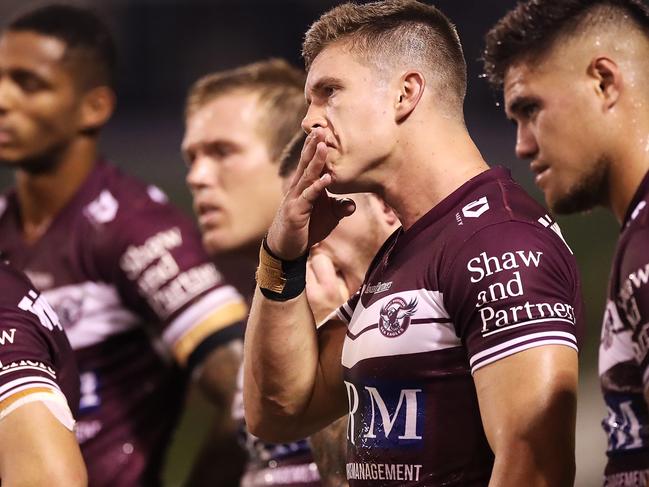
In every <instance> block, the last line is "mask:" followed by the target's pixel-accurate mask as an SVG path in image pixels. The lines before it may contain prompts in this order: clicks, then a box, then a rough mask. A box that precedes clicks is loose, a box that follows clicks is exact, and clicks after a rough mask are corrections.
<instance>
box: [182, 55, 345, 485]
mask: <svg viewBox="0 0 649 487" xmlns="http://www.w3.org/2000/svg"><path fill="white" fill-rule="evenodd" d="M303 89H304V73H303V72H302V71H300V70H298V69H297V68H294V67H292V66H290V65H289V64H288V63H287V62H286V61H284V60H280V59H271V60H267V61H261V62H257V63H253V64H249V65H246V66H242V67H239V68H236V69H231V70H227V71H222V72H217V73H213V74H209V75H206V76H204V77H203V78H201V79H199V80H198V81H196V83H195V84H194V85H193V86H192V88H191V89H190V91H189V94H188V97H187V106H186V117H185V122H186V129H185V137H184V139H183V143H182V152H183V154H184V157H185V160H186V161H187V165H188V173H187V184H188V186H189V188H190V190H191V193H192V197H193V201H194V209H195V212H196V215H197V217H198V222H199V226H200V229H201V231H202V234H203V245H204V247H205V249H206V250H207V251H208V253H209V254H210V255H212V256H214V257H216V258H219V257H221V258H223V257H225V258H227V259H232V258H233V257H234V258H236V259H238V260H239V261H240V264H239V269H238V272H239V273H240V274H244V276H243V277H239V280H240V281H243V282H242V286H243V287H247V284H248V283H250V291H249V294H250V295H251V294H252V288H253V285H254V277H253V274H252V273H251V272H250V271H254V268H255V266H256V263H257V255H258V253H259V245H260V243H261V240H262V238H263V237H264V234H265V233H266V230H267V229H268V226H269V225H270V223H271V221H272V219H273V216H274V214H275V212H276V211H277V208H278V206H279V203H280V201H281V198H282V180H281V178H280V177H279V175H278V174H277V168H278V165H279V160H280V158H281V155H282V150H283V149H284V147H285V146H286V145H287V144H288V142H289V141H290V140H291V138H292V136H293V135H294V134H295V132H296V131H297V130H298V129H299V127H300V121H301V120H302V118H303V117H304V114H305V104H304V95H303ZM249 298H250V299H251V296H249ZM338 304H339V302H338V303H335V304H334V305H333V306H332V307H331V308H330V309H329V310H328V312H329V311H331V310H332V309H335V307H336V306H337V305H338ZM241 403H242V400H241V397H240V395H239V397H238V400H237V404H238V405H239V406H238V407H237V406H235V408H234V412H235V415H236V417H237V419H238V420H239V421H240V424H241V428H242V431H243V432H244V437H245V441H246V447H247V448H246V449H247V451H248V457H249V461H248V465H247V469H246V473H245V475H244V477H243V479H242V485H243V486H244V487H246V486H248V487H254V486H267V485H278V486H305V487H306V486H319V485H327V486H329V485H331V486H338V485H340V481H341V480H343V481H344V476H342V477H341V472H340V471H339V472H335V471H332V470H331V469H330V468H328V467H326V466H325V465H324V464H321V465H320V467H321V469H322V470H323V472H322V473H323V475H322V477H323V478H322V479H320V478H319V472H318V468H317V467H316V463H314V458H313V456H312V452H311V449H310V445H309V443H308V441H306V440H304V439H302V440H300V441H296V442H291V443H290V444H268V443H264V442H261V441H259V439H258V438H255V437H253V436H250V435H248V434H247V433H245V431H246V430H245V425H244V423H243V410H242V408H241ZM338 428H339V429H340V426H339V427H338ZM319 445H320V446H321V451H322V456H323V457H325V456H330V455H329V454H328V453H326V452H325V451H324V450H334V451H335V450H340V449H342V448H344V443H338V444H336V443H328V444H325V443H321V444H319Z"/></svg>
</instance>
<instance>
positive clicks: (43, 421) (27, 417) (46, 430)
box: [0, 402, 87, 487]
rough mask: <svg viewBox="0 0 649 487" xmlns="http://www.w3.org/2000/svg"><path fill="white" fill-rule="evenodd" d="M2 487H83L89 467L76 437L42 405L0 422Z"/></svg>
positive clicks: (25, 407) (26, 407) (32, 405)
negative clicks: (82, 455) (86, 465)
mask: <svg viewBox="0 0 649 487" xmlns="http://www.w3.org/2000/svg"><path fill="white" fill-rule="evenodd" d="M0 478H1V479H2V487H83V486H85V485H87V478H86V467H85V465H84V463H83V459H82V457H81V452H80V451H79V445H78V444H77V440H76V438H75V436H74V433H73V432H72V431H70V430H68V429H67V428H65V427H64V426H63V425H62V424H61V423H60V422H59V421H58V420H57V419H56V418H55V417H54V415H53V414H52V413H50V411H49V410H48V409H47V407H46V406H45V405H44V404H43V403H41V402H32V403H29V404H25V405H23V406H20V407H19V408H18V409H16V410H15V411H13V412H11V413H10V414H9V415H8V416H6V417H5V418H3V419H2V420H1V421H0Z"/></svg>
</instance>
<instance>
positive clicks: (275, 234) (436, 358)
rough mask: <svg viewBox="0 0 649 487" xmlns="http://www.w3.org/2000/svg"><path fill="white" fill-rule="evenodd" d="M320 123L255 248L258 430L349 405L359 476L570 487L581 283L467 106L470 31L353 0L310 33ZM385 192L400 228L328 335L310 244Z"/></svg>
mask: <svg viewBox="0 0 649 487" xmlns="http://www.w3.org/2000/svg"><path fill="white" fill-rule="evenodd" d="M303 53H304V57H305V61H306V65H307V69H308V75H307V82H306V89H305V91H306V97H307V103H308V105H309V108H308V111H307V115H306V117H305V119H304V121H303V127H304V129H305V130H306V131H307V132H309V134H310V135H309V137H308V138H307V141H306V144H305V146H304V149H303V151H302V155H301V158H300V162H299V165H298V168H297V171H296V174H295V177H294V178H293V179H292V180H291V183H290V185H289V188H288V191H287V193H286V196H285V197H284V199H283V201H282V204H281V205H280V208H279V210H278V212H277V215H276V216H275V219H274V221H273V223H272V225H271V227H270V229H269V231H268V235H267V237H266V238H265V239H264V242H263V246H262V248H261V251H260V266H259V269H258V273H257V283H258V289H257V290H256V291H255V297H254V300H253V304H252V308H251V312H250V317H249V319H248V324H247V329H246V339H245V344H244V349H245V353H244V405H245V408H244V409H245V414H246V421H247V422H248V425H249V427H250V429H251V431H252V432H253V433H254V434H257V435H259V436H260V437H262V438H264V439H267V440H271V441H278V440H283V441H286V440H289V439H291V438H293V437H300V436H305V435H308V434H310V433H311V432H312V431H317V430H318V429H319V428H321V427H322V425H323V424H327V423H329V422H331V421H332V420H334V419H336V418H338V417H340V416H342V415H344V414H347V413H348V414H349V429H348V455H347V459H348V460H347V465H346V473H347V478H348V480H349V483H350V485H352V486H370V485H375V486H381V487H384V486H391V485H394V486H397V485H399V486H401V485H409V486H415V485H420V486H426V487H431V486H442V485H443V486H486V485H493V486H495V485H498V486H517V487H520V486H523V485H525V486H546V485H552V486H557V487H558V486H566V487H567V486H571V485H572V484H573V481H574V474H575V472H574V431H575V411H576V389H577V351H576V350H577V346H578V338H577V337H578V335H579V333H578V325H579V324H580V323H581V320H580V311H581V301H580V288H579V277H578V274H577V268H576V263H575V260H574V258H573V256H572V255H571V252H570V249H569V248H568V246H567V245H566V244H565V242H564V241H563V239H562V238H561V236H560V235H559V232H558V229H557V227H556V225H554V223H553V222H552V221H551V220H550V219H549V217H547V216H546V212H545V211H544V209H543V208H541V207H540V206H539V205H537V204H536V203H535V202H534V201H533V200H532V198H530V197H529V196H528V195H527V194H526V193H525V192H524V191H523V190H522V189H521V188H520V187H519V186H518V185H517V184H516V183H515V182H514V181H513V180H512V179H511V176H510V175H509V174H508V173H507V171H505V170H503V169H501V168H495V169H489V167H488V166H487V164H486V163H485V162H484V160H483V159H482V156H481V155H480V153H479V151H478V150H477V148H476V147H475V145H474V143H473V141H472V140H471V137H470V135H469V134H468V133H467V129H466V125H465V123H464V116H463V101H464V94H465V91H466V65H465V61H464V57H463V54H462V48H461V45H460V42H459V38H458V36H457V33H456V31H455V28H454V27H453V26H452V24H451V23H450V22H449V20H448V19H447V18H446V17H445V16H444V15H443V14H442V13H441V12H440V11H439V10H437V9H435V8H434V7H432V6H429V5H426V4H424V3H420V2H416V1H413V0H390V1H382V2H374V3H365V4H362V5H358V4H344V5H341V6H338V7H336V8H334V9H332V10H331V11H329V12H327V13H326V14H324V15H323V16H322V17H321V18H320V19H319V20H318V21H317V22H316V23H315V24H314V25H313V26H312V27H311V28H310V29H309V31H308V32H307V34H306V38H305V42H304V45H303ZM327 189H328V190H330V191H333V192H336V193H345V194H349V193H357V192H367V191H371V192H373V193H376V194H378V195H379V196H381V197H382V198H383V199H384V201H385V202H386V203H387V204H388V205H389V206H390V207H392V208H393V209H394V211H395V213H396V214H397V215H398V217H399V220H400V222H401V224H402V228H401V229H400V230H399V231H398V232H395V233H394V234H393V235H392V236H391V237H390V238H389V239H388V240H387V241H386V242H385V244H384V245H383V246H382V248H381V250H380V251H379V252H378V253H377V255H376V256H375V257H374V259H373V261H372V264H371V266H370V268H369V271H368V272H367V274H366V277H365V280H364V282H363V285H362V286H361V288H360V290H359V291H358V292H357V293H356V294H355V295H354V296H353V297H352V298H351V299H350V300H349V301H348V302H347V303H346V304H345V305H343V306H342V307H341V308H340V309H339V310H338V312H337V313H336V314H335V315H334V316H332V317H331V318H330V319H329V320H327V322H326V323H324V324H323V325H321V326H320V327H319V329H318V332H317V333H316V331H315V324H314V317H313V311H312V309H311V308H310V306H309V302H308V300H307V296H306V294H308V293H305V292H304V286H305V276H306V274H307V259H308V255H309V251H310V250H311V249H312V247H313V245H314V244H317V243H318V242H321V241H323V240H324V239H326V237H327V236H328V235H329V234H330V233H333V232H332V231H333V230H334V228H335V227H336V225H337V224H338V222H339V221H340V220H341V219H342V218H344V217H348V216H349V215H351V214H352V213H353V212H354V211H355V205H354V204H353V203H352V202H351V201H350V200H348V199H342V200H339V199H336V198H333V197H332V196H331V195H330V194H329V193H327V192H326V191H325V190H327Z"/></svg>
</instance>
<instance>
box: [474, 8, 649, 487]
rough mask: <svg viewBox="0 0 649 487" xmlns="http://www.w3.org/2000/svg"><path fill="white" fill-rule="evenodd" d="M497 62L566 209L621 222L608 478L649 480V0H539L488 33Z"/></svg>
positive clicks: (608, 354) (607, 425) (529, 147)
mask: <svg viewBox="0 0 649 487" xmlns="http://www.w3.org/2000/svg"><path fill="white" fill-rule="evenodd" d="M485 69H486V72H487V75H488V76H489V79H490V81H491V83H492V84H493V86H494V87H497V88H499V89H500V88H503V89H504V95H505V110H506V113H507V116H508V117H509V118H510V119H511V120H513V121H514V122H515V123H516V126H517V138H516V155H517V156H518V157H520V158H522V159H530V160H531V161H532V163H531V164H530V169H531V170H532V172H534V174H535V175H536V184H537V185H538V186H539V187H540V188H541V189H542V190H543V193H544V194H545V199H546V201H547V203H548V206H550V208H551V209H552V210H554V211H556V212H557V213H574V212H581V211H586V210H590V209H591V208H593V207H595V206H599V205H601V206H604V207H606V208H608V209H609V210H610V211H611V212H612V213H613V215H614V216H615V218H616V219H617V221H618V223H619V224H620V226H621V234H620V237H619V241H618V245H617V250H616V252H615V256H614V259H613V267H612V272H611V276H610V282H609V290H608V302H607V306H606V311H605V315H604V322H603V328H602V335H601V343H600V348H599V374H600V378H601V386H602V391H603V393H604V400H605V402H606V406H607V409H608V416H607V418H606V419H605V420H604V421H603V423H602V424H603V426H604V430H605V432H606V434H607V437H608V449H607V455H608V464H607V466H606V472H605V480H604V485H606V486H625V487H630V486H639V487H646V486H647V485H649V408H648V407H647V403H648V401H649V207H648V205H649V173H648V171H649V111H648V110H647V106H648V105H649V93H648V92H647V85H649V8H648V7H647V5H646V4H645V3H643V2H641V1H640V0H534V1H526V2H522V3H521V4H519V5H518V6H517V7H516V8H515V9H514V10H512V11H511V12H509V13H508V14H507V15H506V16H505V17H504V18H503V19H501V20H500V21H499V22H498V23H497V24H496V26H494V28H493V29H492V30H491V31H490V32H489V34H488V35H487V47H486V50H485Z"/></svg>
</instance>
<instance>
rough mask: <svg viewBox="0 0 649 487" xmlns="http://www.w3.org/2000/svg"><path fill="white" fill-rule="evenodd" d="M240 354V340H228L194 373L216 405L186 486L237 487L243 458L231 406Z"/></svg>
mask: <svg viewBox="0 0 649 487" xmlns="http://www.w3.org/2000/svg"><path fill="white" fill-rule="evenodd" d="M242 355H243V346H242V343H241V341H240V340H235V341H231V342H229V343H226V344H224V345H221V346H219V347H218V348H216V349H215V350H213V351H212V352H211V353H210V354H209V355H208V356H207V357H206V358H205V360H204V361H203V363H202V364H201V365H200V366H199V368H198V369H197V370H196V371H195V374H196V381H197V383H198V385H199V387H200V389H201V390H202V391H203V393H204V394H205V396H206V397H207V398H208V399H209V400H210V402H211V403H213V404H214V406H216V415H215V418H214V421H213V423H212V425H211V428H210V430H209V432H208V434H207V437H206V439H205V442H204V444H203V446H202V448H201V450H200V451H199V453H198V456H197V457H196V460H195V462H194V465H193V468H192V471H191V473H190V476H189V479H188V481H187V483H186V485H187V486H188V487H208V486H209V487H216V486H223V487H236V486H238V485H239V479H240V478H241V475H242V472H243V468H244V464H245V460H246V455H245V452H244V451H243V449H242V448H241V447H240V445H239V442H238V441H237V424H236V422H235V421H234V419H233V418H232V412H231V406H232V401H233V398H234V394H235V391H236V382H237V379H236V378H237V372H238V370H239V367H240V366H241V358H242Z"/></svg>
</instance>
